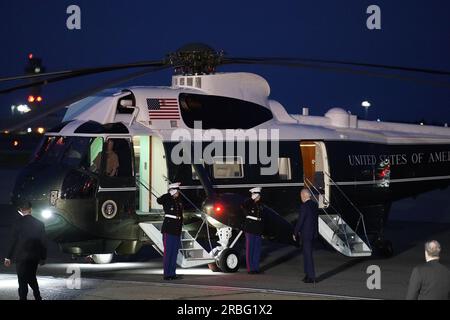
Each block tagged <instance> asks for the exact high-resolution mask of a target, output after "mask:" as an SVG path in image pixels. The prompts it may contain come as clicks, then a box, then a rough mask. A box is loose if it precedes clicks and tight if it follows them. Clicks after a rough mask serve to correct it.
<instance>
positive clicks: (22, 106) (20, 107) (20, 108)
mask: <svg viewBox="0 0 450 320" xmlns="http://www.w3.org/2000/svg"><path fill="white" fill-rule="evenodd" d="M17 111H19V112H20V113H27V112H30V111H31V109H30V107H29V106H27V105H26V104H19V105H18V106H17Z"/></svg>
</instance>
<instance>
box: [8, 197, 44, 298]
mask: <svg viewBox="0 0 450 320" xmlns="http://www.w3.org/2000/svg"><path fill="white" fill-rule="evenodd" d="M19 213H20V214H21V217H20V218H19V219H18V220H17V222H16V223H15V224H14V226H13V228H12V232H11V241H10V244H9V250H8V253H7V256H6V258H5V266H6V267H9V266H10V265H11V261H12V259H13V258H14V259H15V262H16V270H17V278H18V280H19V298H20V300H27V295H28V286H30V287H31V289H32V290H33V295H34V298H35V299H36V300H42V298H41V293H40V291H39V285H38V282H37V279H36V271H37V268H38V265H39V263H40V264H41V265H42V264H44V263H45V259H46V258H47V240H46V236H45V226H44V224H43V223H42V222H41V221H39V220H38V219H36V218H34V217H33V216H32V215H31V204H30V203H29V202H25V203H23V204H21V206H20V208H19Z"/></svg>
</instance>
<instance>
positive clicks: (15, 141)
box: [12, 140, 20, 148]
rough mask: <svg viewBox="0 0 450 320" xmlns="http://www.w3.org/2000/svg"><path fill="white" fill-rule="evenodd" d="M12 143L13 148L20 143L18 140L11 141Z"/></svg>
mask: <svg viewBox="0 0 450 320" xmlns="http://www.w3.org/2000/svg"><path fill="white" fill-rule="evenodd" d="M12 145H13V147H14V148H17V147H19V145H20V142H19V140H14V141H13V143H12Z"/></svg>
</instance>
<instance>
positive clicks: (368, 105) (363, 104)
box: [361, 101, 371, 108]
mask: <svg viewBox="0 0 450 320" xmlns="http://www.w3.org/2000/svg"><path fill="white" fill-rule="evenodd" d="M361 106H362V107H364V108H369V107H370V106H371V104H370V102H369V101H363V102H361Z"/></svg>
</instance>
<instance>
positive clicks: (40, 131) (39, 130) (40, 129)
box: [36, 127, 45, 134]
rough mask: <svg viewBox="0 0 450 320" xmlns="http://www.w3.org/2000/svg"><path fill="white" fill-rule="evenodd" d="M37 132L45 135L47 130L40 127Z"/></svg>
mask: <svg viewBox="0 0 450 320" xmlns="http://www.w3.org/2000/svg"><path fill="white" fill-rule="evenodd" d="M36 131H37V132H38V133H39V134H43V133H44V132H45V129H44V128H42V127H39V128H37V129H36Z"/></svg>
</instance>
